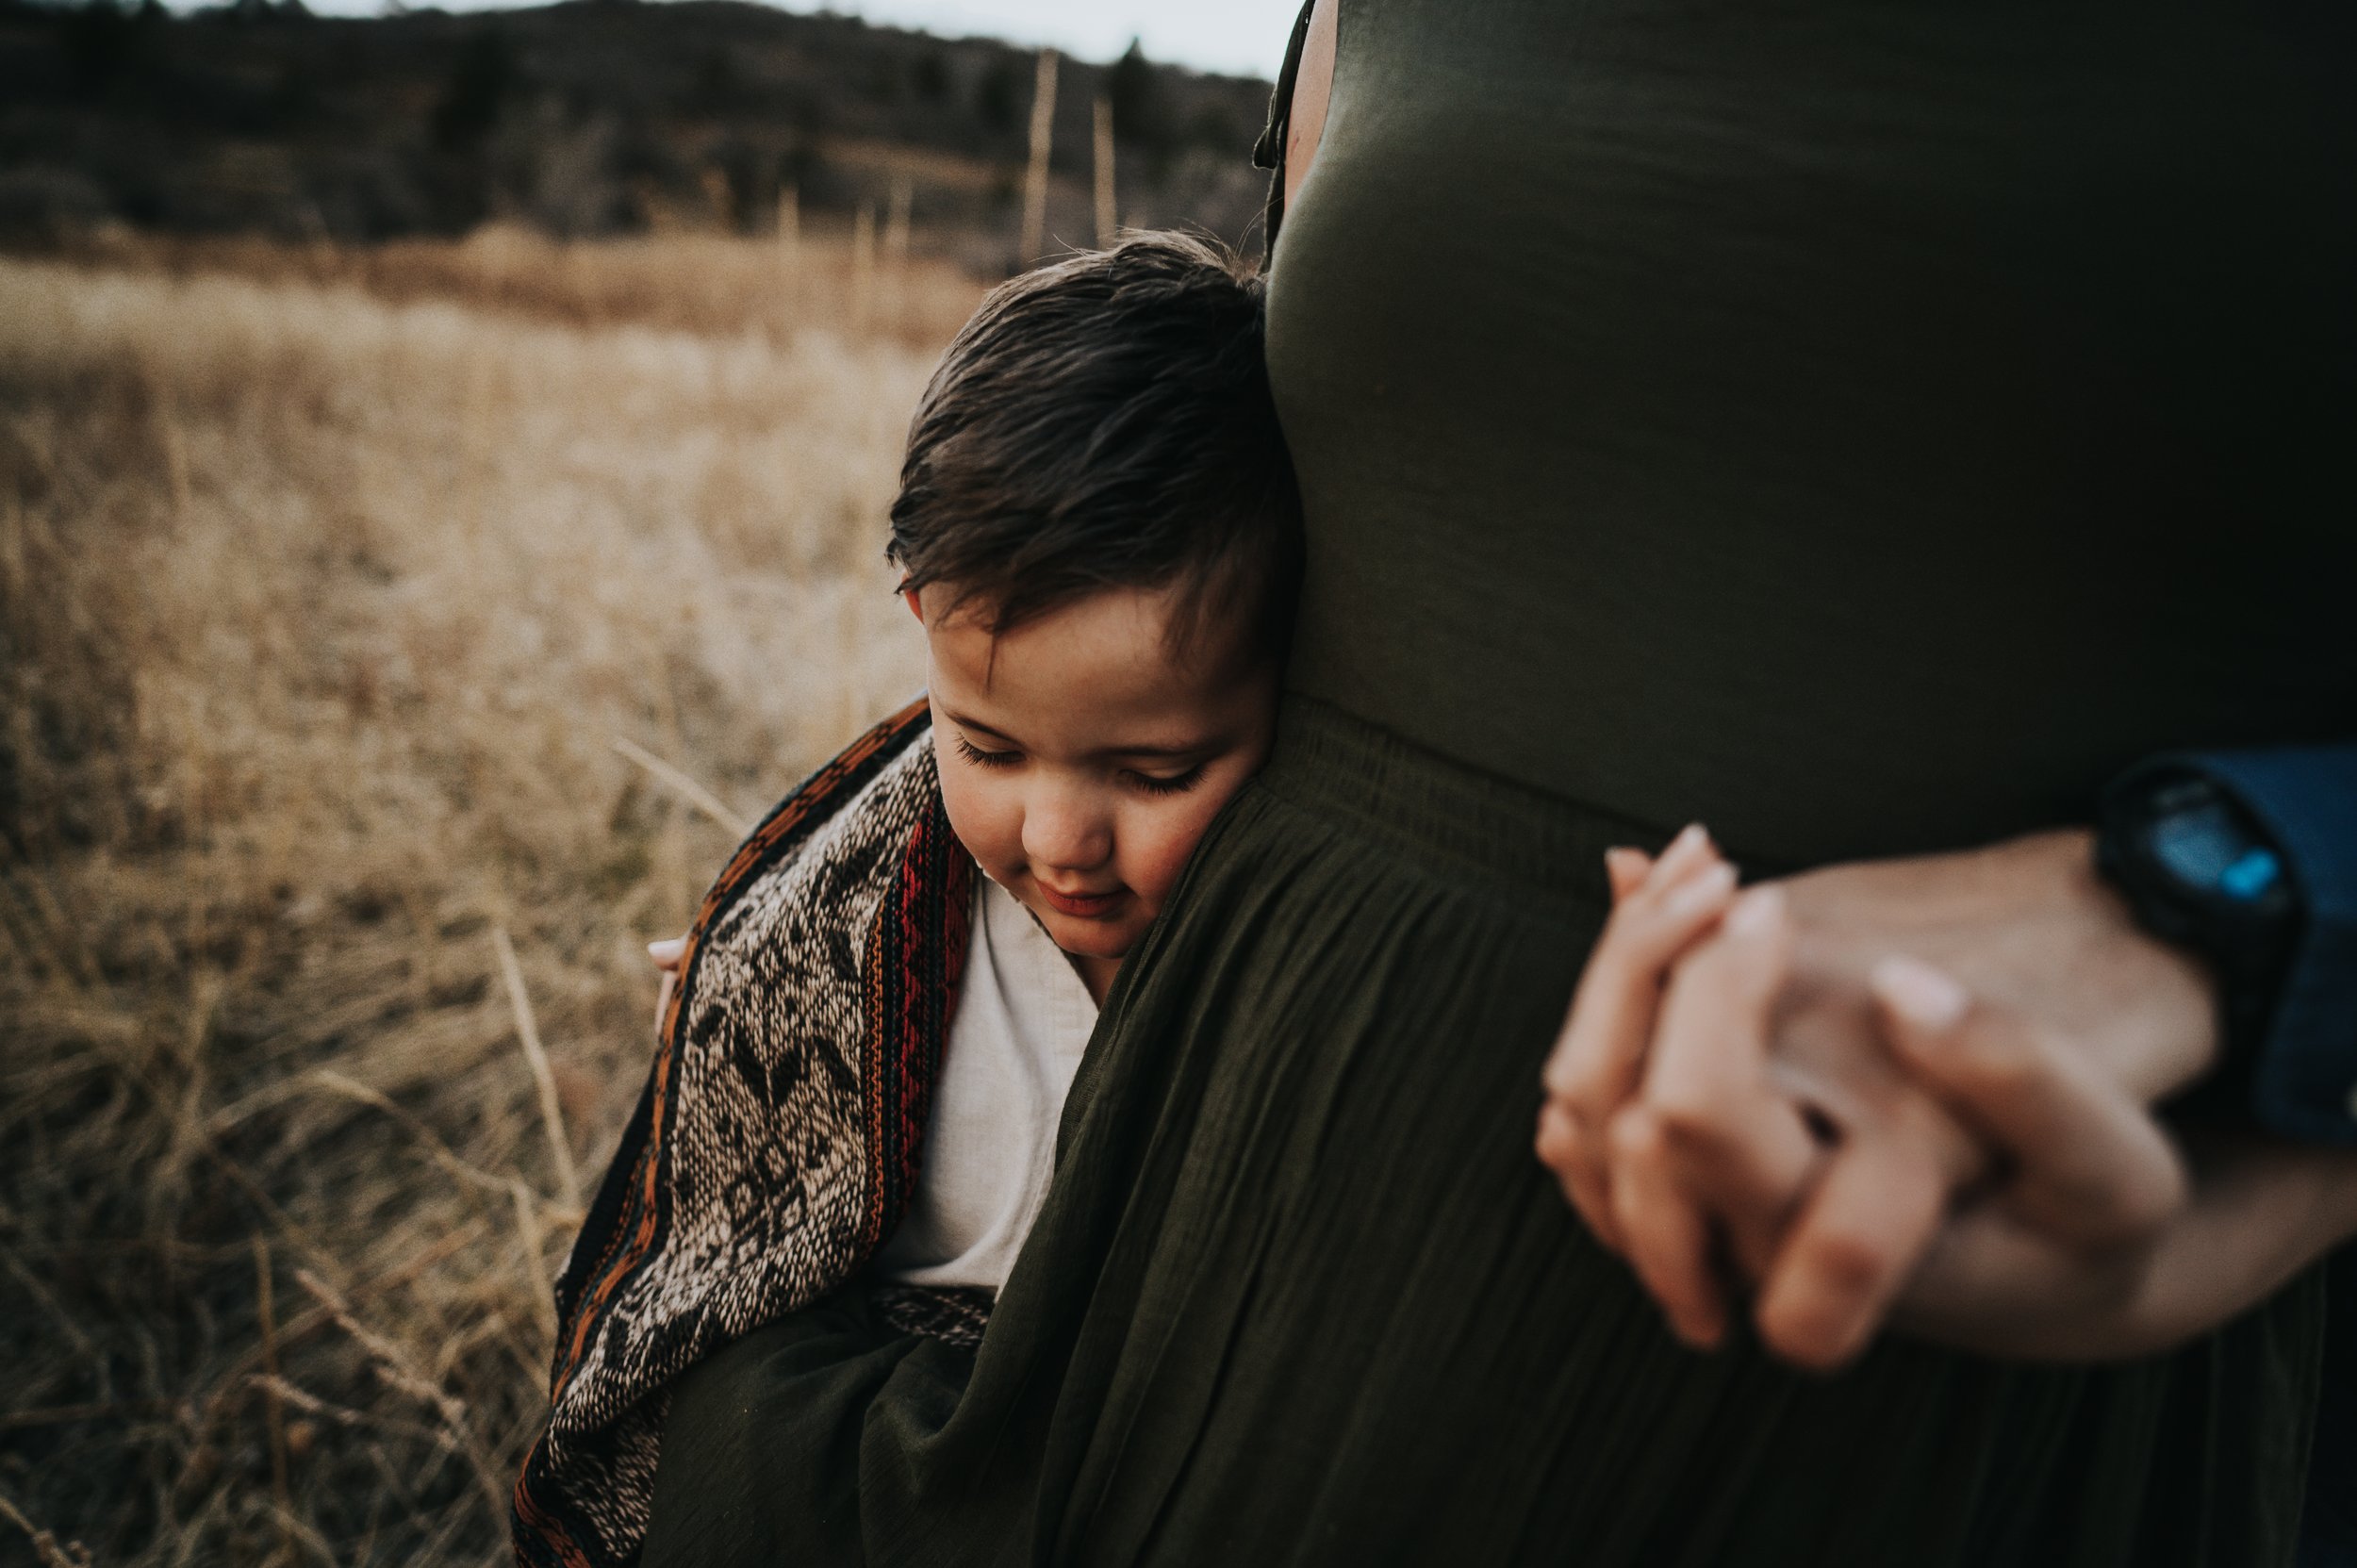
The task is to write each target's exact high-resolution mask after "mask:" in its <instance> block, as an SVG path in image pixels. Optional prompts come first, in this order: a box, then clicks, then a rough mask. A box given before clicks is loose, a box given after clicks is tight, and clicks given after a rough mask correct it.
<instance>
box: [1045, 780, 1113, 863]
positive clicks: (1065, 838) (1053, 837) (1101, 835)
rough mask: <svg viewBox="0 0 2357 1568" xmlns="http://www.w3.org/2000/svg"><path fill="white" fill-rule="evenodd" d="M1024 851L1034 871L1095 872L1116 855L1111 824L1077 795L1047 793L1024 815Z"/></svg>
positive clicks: (1070, 792) (1054, 791) (1062, 792)
mask: <svg viewBox="0 0 2357 1568" xmlns="http://www.w3.org/2000/svg"><path fill="white" fill-rule="evenodd" d="M1023 852H1024V854H1025V855H1026V856H1028V857H1029V858H1030V862H1031V865H1032V867H1033V868H1034V869H1041V870H1057V871H1090V870H1094V869H1096V867H1099V866H1102V865H1103V864H1104V863H1105V861H1106V860H1107V859H1108V858H1109V857H1110V856H1111V855H1112V853H1113V832H1112V828H1111V824H1109V823H1108V822H1107V821H1106V819H1105V815H1104V813H1102V812H1099V811H1096V810H1094V809H1092V808H1091V806H1090V804H1089V802H1088V801H1087V800H1086V799H1085V798H1083V797H1081V796H1080V795H1079V794H1077V793H1076V792H1073V791H1069V790H1061V789H1051V790H1047V791H1046V792H1044V793H1043V795H1042V797H1041V798H1040V799H1039V800H1038V801H1035V802H1034V803H1033V804H1032V806H1031V809H1030V810H1029V811H1027V812H1025V813H1024V815H1023Z"/></svg>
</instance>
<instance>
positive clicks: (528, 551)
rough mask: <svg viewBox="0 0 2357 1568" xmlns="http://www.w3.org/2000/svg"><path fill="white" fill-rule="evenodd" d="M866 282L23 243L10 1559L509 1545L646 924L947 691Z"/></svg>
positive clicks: (8, 407)
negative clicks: (812, 787) (898, 472)
mask: <svg viewBox="0 0 2357 1568" xmlns="http://www.w3.org/2000/svg"><path fill="white" fill-rule="evenodd" d="M868 254H869V253H867V252H865V251H862V252H861V253H859V255H858V256H854V253H853V251H852V248H851V247H850V246H849V245H848V244H835V243H830V242H825V241H813V242H810V243H807V244H805V245H803V246H802V247H801V248H800V250H799V252H798V253H796V254H793V255H790V256H789V255H786V254H783V253H781V252H780V251H779V250H778V249H777V248H776V247H775V246H774V245H771V244H765V243H757V242H750V241H733V240H726V239H714V238H699V237H692V236H683V237H676V238H671V239H646V240H636V241H625V242H614V243H611V244H605V245H599V246H594V247H591V246H582V247H575V248H572V249H560V248H556V247H553V246H551V245H549V244H547V243H545V242H542V241H537V240H534V239H527V238H524V237H521V236H519V235H514V234H497V233H495V234H490V235H486V236H479V237H478V238H477V239H474V240H470V241H468V242H466V243H464V244H459V245H429V244H409V245H404V246H400V247H389V248H387V249H385V250H382V251H375V252H367V253H361V252H347V251H338V250H334V249H330V248H325V247H309V248H272V247H267V246H260V245H252V244H239V245H229V244H212V245H203V244H180V245H177V246H172V247H165V246H160V245H156V244H148V243H140V242H132V241H128V240H116V241H113V242H110V243H106V244H93V245H90V246H87V247H85V248H84V249H83V250H82V251H81V252H78V253H76V254H74V255H72V256H63V257H52V258H49V259H41V260H31V259H0V1374H4V1375H0V1563H8V1562H20V1561H21V1562H27V1563H30V1562H36V1561H39V1562H50V1563H66V1562H81V1561H84V1560H90V1561H94V1562H97V1563H103V1564H167V1563H174V1564H176V1563H234V1564H267V1565H272V1568H285V1565H289V1564H296V1563H310V1562H333V1563H354V1564H357V1563H410V1562H417V1563H437V1564H439V1563H490V1562H495V1561H499V1560H503V1558H504V1556H505V1551H506V1548H505V1493H506V1489H507V1486H508V1483H509V1481H510V1478H511V1477H512V1476H513V1474H514V1472H515V1469H516V1466H517V1464H518V1462H519V1459H520V1457H521V1454H522V1451H523V1448H524V1446H525V1445H526V1444H527V1443H528V1442H529V1441H530V1438H531V1436H532V1434H533V1432H534V1430H535V1428H536V1423H537V1422H538V1420H539V1419H540V1416H541V1413H542V1411H543V1408H544V1398H543V1396H544V1382H545V1378H546V1369H547V1366H548V1361H549V1352H550V1342H551V1338H552V1331H553V1321H552V1308H551V1304H550V1298H549V1281H550V1280H551V1279H552V1278H553V1276H554V1273H555V1271H556V1269H557V1267H558V1266H559V1265H560V1263H561V1262H562V1260H563V1257H564V1254H565V1250H566V1248H567V1246H568V1245H569V1239H570V1236H571V1231H572V1228H573V1226H574V1225H575V1224H576V1223H577V1220H578V1216H579V1214H580V1212H581V1204H582V1200H583V1193H584V1189H585V1188H586V1187H589V1186H591V1185H593V1184H594V1182H595V1181H596V1180H597V1177H598V1174H599V1172H600V1171H601V1170H602V1167H603V1164H604V1162H605V1160H606V1158H607V1157H608V1155H609V1154H610V1152H611V1150H612V1148H613V1147H614V1144H615V1141H616V1139H617V1137H618V1133H619V1131H620V1127H621V1123H622V1121H623V1118H624V1116H625V1115H626V1114H627V1113H628V1110H629V1108H630V1105H631V1103H632V1101H633V1099H634V1098H635V1096H636V1094H637V1091H638V1087H639V1082H640V1079H641V1077H642V1074H643V1071H644V1066H645V1063H646V1060H647V1056H648V1052H649V1049H650V1048H651V1009H652V999H653V983H652V982H653V975H652V972H651V969H650V967H649V966H648V963H647V960H646V957H645V953H644V950H643V943H644V942H645V941H646V940H647V939H648V938H650V937H652V936H656V935H661V934H665V933H671V932H674V931H676V930H678V929H679V928H680V927H681V925H682V924H683V923H684V920H685V919H686V918H687V916H688V914H689V912H690V910H691V908H692V906H693V903H694V901H695V900H696V899H697V898H698V896H699V895H700V894H701V889H702V886H703V884H704V883H705V882H706V880H707V879H708V878H709V877H710V875H711V874H712V872H713V871H714V870H715V869H717V866H718V865H719V863H720V862H721V860H723V859H724V858H725V856H726V854H727V852H728V850H730V848H731V847H732V845H733V840H734V835H733V831H732V829H731V828H730V827H729V826H727V825H725V824H726V823H728V822H730V821H741V820H743V819H746V818H750V817H753V816H754V815H756V814H757V813H758V812H759V811H760V809H761V808H762V807H763V806H765V805H766V803H767V802H768V801H770V800H772V799H774V798H775V797H776V796H778V795H779V794H781V793H783V790H784V789H785V788H786V787H788V786H789V785H790V784H792V783H793V782H794V781H795V780H796V779H797V778H798V777H799V775H800V773H801V772H802V771H803V770H804V769H806V768H807V767H810V766H811V765H813V764H814V763H816V761H818V760H820V759H821V758H822V757H823V756H824V755H826V754H827V753H828V752H829V751H831V750H832V748H834V747H835V746H836V745H838V744H839V743H840V742H842V741H843V740H845V739H847V738H848V737H849V735H851V734H853V733H854V732H855V731H856V730H857V729H858V728H859V727H860V726H861V724H863V723H864V722H865V720H866V719H868V718H872V717H873V716H876V715H878V714H881V713H882V712H883V711H885V709H886V708H887V707H888V706H889V705H891V704H892V703H894V702H895V701H898V700H899V699H901V698H903V697H905V696H906V694H908V693H909V692H911V691H913V690H914V689H915V686H916V685H917V682H918V663H917V658H916V652H917V651H916V649H915V647H914V646H913V639H912V638H911V637H909V636H908V635H905V634H904V633H903V631H902V627H901V624H900V621H899V617H900V615H901V612H900V610H899V606H898V603H897V602H895V601H894V600H893V598H892V596H891V594H890V591H889V589H890V578H889V576H888V574H887V573H886V570H885V569H884V567H883V565H882V560H881V550H882V519H883V508H884V504H885V503H886V501H887V499H888V497H889V495H890V493H891V485H892V480H893V475H894V471H895V468H896V465H897V460H898V443H899V438H900V435H901V431H902V428H903V425H904V423H905V421H906V418H907V415H908V411H909V409H910V407H911V405H912V404H913V402H914V400H915V394H916V392H917V390H918V388H919V387H920V386H921V384H922V382H923V379H924V376H925V374H926V372H927V371H928V369H929V368H930V365H931V358H932V356H933V355H934V354H935V353H936V352H937V351H938V349H939V347H940V345H941V344H942V343H943V342H944V341H946V339H947V337H948V333H949V331H950V330H951V329H952V328H953V327H954V325H955V323H956V322H958V321H959V320H960V319H962V318H963V316H964V313H965V312H966V310H967V309H968V308H970V306H971V305H972V304H973V302H974V300H975V299H976V298H977V297H978V296H979V293H980V289H979V287H978V286H977V285H975V284H973V283H972V282H970V281H969V280H967V279H965V278H964V277H962V276H959V275H957V274H955V273H951V272H946V271H936V270H930V269H926V268H924V267H921V266H898V267H895V266H888V265H886V266H878V265H872V264H866V263H865V257H866V256H867V255H868ZM85 1554H87V1556H85Z"/></svg>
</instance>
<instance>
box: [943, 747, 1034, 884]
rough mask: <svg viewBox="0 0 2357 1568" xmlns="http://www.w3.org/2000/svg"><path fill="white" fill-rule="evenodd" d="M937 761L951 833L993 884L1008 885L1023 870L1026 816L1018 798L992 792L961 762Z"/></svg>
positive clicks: (997, 790)
mask: <svg viewBox="0 0 2357 1568" xmlns="http://www.w3.org/2000/svg"><path fill="white" fill-rule="evenodd" d="M937 760H938V764H939V767H940V770H941V807H942V810H943V811H944V812H946V813H948V817H949V831H950V832H951V833H953V834H957V836H958V842H959V843H960V844H963V845H964V846H965V852H966V853H967V854H969V855H972V856H973V857H974V858H975V860H976V861H977V862H979V863H980V864H981V867H982V869H983V870H984V871H986V872H988V873H989V874H990V875H991V877H992V878H993V880H995V881H998V882H1001V883H1003V882H1005V880H1006V879H1007V878H1008V877H1010V876H1013V875H1014V874H1015V873H1017V872H1019V871H1020V870H1021V869H1022V859H1023V849H1022V846H1023V813H1022V809H1021V807H1020V805H1019V804H1018V803H1016V800H1017V798H1016V797H1015V795H1014V792H1013V791H1011V790H1004V789H993V788H992V787H991V785H990V782H989V781H987V780H984V779H981V778H978V777H976V776H975V775H976V772H977V769H976V768H975V767H973V765H972V764H970V763H966V762H964V759H962V758H958V757H940V758H938V759H937Z"/></svg>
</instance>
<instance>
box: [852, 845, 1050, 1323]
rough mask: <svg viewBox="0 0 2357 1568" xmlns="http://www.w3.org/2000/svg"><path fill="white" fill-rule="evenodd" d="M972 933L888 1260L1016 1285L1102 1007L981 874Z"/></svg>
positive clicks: (950, 1276) (904, 1273)
mask: <svg viewBox="0 0 2357 1568" xmlns="http://www.w3.org/2000/svg"><path fill="white" fill-rule="evenodd" d="M975 885H976V892H975V895H974V905H975V907H974V920H973V935H972V936H971V937H970V938H969V941H968V946H967V949H966V955H965V975H964V982H963V983H962V984H961V985H960V987H959V996H958V1010H957V1015H956V1016H955V1017H954V1018H953V1019H952V1020H951V1022H950V1025H949V1038H948V1042H947V1043H946V1044H945V1045H944V1047H943V1048H942V1061H941V1076H940V1078H939V1079H938V1080H936V1081H935V1082H934V1084H933V1105H932V1120H931V1126H930V1127H929V1128H928V1129H927V1131H926V1134H925V1147H924V1150H923V1155H922V1158H921V1160H920V1162H919V1164H918V1168H917V1177H916V1191H915V1194H914V1195H912V1196H911V1197H910V1199H909V1212H908V1216H907V1217H906V1218H905V1219H903V1220H902V1221H901V1222H900V1228H899V1229H898V1230H896V1231H894V1232H893V1233H892V1235H891V1236H890V1237H889V1238H887V1239H886V1240H885V1242H884V1244H883V1247H882V1250H881V1251H880V1252H879V1253H878V1254H877V1256H876V1267H877V1271H878V1272H879V1273H880V1274H882V1276H883V1277H884V1278H885V1279H898V1280H904V1281H906V1282H907V1283H909V1284H913V1285H985V1286H988V1287H989V1288H990V1289H992V1290H997V1289H998V1288H999V1287H1001V1286H1003V1285H1004V1284H1005V1283H1006V1282H1007V1271H1008V1270H1009V1269H1011V1268H1013V1267H1014V1255H1015V1253H1016V1252H1018V1251H1020V1250H1021V1249H1022V1246H1023V1238H1024V1237H1025V1236H1028V1235H1029V1234H1030V1230H1031V1222H1032V1221H1033V1220H1034V1219H1036V1218H1038V1217H1039V1209H1040V1205H1041V1204H1042V1203H1043V1202H1045V1201H1046V1200H1047V1179H1048V1177H1049V1176H1050V1175H1051V1174H1053V1172H1054V1168H1055V1161H1056V1123H1057V1119H1058V1118H1059V1117H1061V1116H1062V1115H1063V1101H1064V1096H1065V1094H1066V1093H1067V1092H1068V1091H1069V1090H1070V1089H1071V1087H1072V1074H1073V1070H1074V1069H1075V1068H1077V1067H1078V1066H1080V1052H1081V1051H1082V1050H1083V1049H1085V1048H1087V1046H1088V1042H1089V1034H1090V1032H1092V1031H1093V1030H1095V1029H1096V1001H1095V1000H1094V999H1092V998H1091V997H1090V996H1089V993H1088V987H1087V986H1086V985H1083V984H1082V983H1081V982H1080V974H1079V972H1078V971H1077V970H1075V969H1074V968H1073V967H1072V960H1070V959H1069V958H1066V957H1065V956H1064V954H1063V949H1060V948H1058V947H1057V946H1056V944H1055V943H1054V942H1052V941H1050V940H1048V937H1047V933H1046V932H1044V931H1042V930H1041V929H1040V926H1039V922H1038V921H1037V920H1034V919H1033V918H1032V917H1031V913H1030V911H1029V910H1027V909H1025V908H1024V907H1023V906H1022V905H1021V904H1019V903H1017V902H1016V901H1015V900H1014V895H1013V894H1012V893H1009V892H1008V891H1007V890H1006V889H1005V888H1003V887H1000V886H999V885H998V884H997V883H995V882H992V881H991V880H990V879H989V878H988V877H982V876H978V877H976V878H975Z"/></svg>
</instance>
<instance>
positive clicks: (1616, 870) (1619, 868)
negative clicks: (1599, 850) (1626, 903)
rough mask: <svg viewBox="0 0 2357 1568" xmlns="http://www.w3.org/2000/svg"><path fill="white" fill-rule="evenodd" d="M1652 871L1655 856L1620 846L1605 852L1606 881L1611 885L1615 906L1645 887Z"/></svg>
mask: <svg viewBox="0 0 2357 1568" xmlns="http://www.w3.org/2000/svg"><path fill="white" fill-rule="evenodd" d="M1652 869H1653V856H1651V855H1649V854H1647V853H1645V851H1644V850H1632V849H1629V848H1628V847H1627V846H1626V845H1618V846H1615V847H1614V848H1612V849H1609V850H1606V851H1605V852H1604V880H1605V881H1606V882H1607V883H1610V884H1611V887H1612V901H1613V902H1614V903H1615V904H1617V903H1619V902H1620V901H1621V900H1623V899H1625V898H1627V897H1628V896H1629V895H1630V894H1631V893H1634V892H1636V891H1637V890H1638V888H1640V887H1641V886H1642V885H1644V882H1645V876H1646V873H1648V872H1650V871H1651V870H1652Z"/></svg>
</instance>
